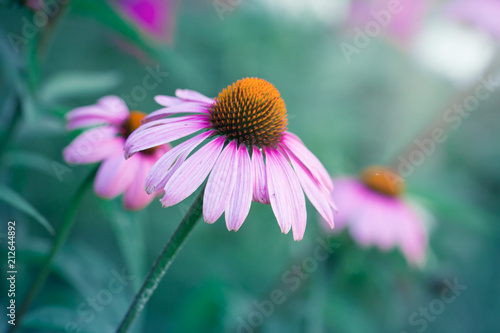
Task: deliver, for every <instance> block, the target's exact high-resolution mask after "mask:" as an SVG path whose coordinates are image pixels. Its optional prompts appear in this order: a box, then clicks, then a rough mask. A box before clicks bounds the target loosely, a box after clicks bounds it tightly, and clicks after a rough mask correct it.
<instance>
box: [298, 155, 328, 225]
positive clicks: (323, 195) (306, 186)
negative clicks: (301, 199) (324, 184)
mask: <svg viewBox="0 0 500 333" xmlns="http://www.w3.org/2000/svg"><path fill="white" fill-rule="evenodd" d="M289 157H290V161H291V162H292V166H293V169H294V170H295V174H296V175H297V178H298V179H299V182H300V185H301V186H302V189H303V190H304V192H305V193H306V195H307V197H308V198H309V201H311V203H312V204H313V206H314V207H315V208H316V209H317V210H318V212H319V213H320V214H321V216H322V217H323V219H325V221H326V222H327V223H328V225H329V226H330V228H332V229H333V211H334V207H332V205H331V204H330V201H329V197H330V193H328V192H325V191H324V190H323V189H322V188H320V187H319V186H318V185H317V183H316V182H315V181H314V179H313V178H312V177H311V176H310V173H309V172H308V170H307V168H306V167H305V166H304V165H303V164H302V163H301V162H300V161H299V160H298V159H297V158H296V157H295V156H294V155H292V154H290V155H289Z"/></svg>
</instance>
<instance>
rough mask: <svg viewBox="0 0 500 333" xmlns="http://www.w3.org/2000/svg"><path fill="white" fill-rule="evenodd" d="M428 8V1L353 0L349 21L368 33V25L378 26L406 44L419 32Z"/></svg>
mask: <svg viewBox="0 0 500 333" xmlns="http://www.w3.org/2000/svg"><path fill="white" fill-rule="evenodd" d="M426 8H427V0H353V1H352V2H351V8H350V18H349V21H350V24H351V25H353V26H357V27H359V28H360V29H361V30H367V31H370V30H371V29H370V28H369V27H367V25H378V26H379V27H380V28H381V31H385V33H386V34H387V35H389V36H391V37H393V38H395V39H396V40H397V41H399V42H401V43H403V44H404V43H406V42H408V41H409V40H411V38H412V37H413V36H414V35H415V33H416V32H417V31H418V29H419V27H420V24H421V21H422V19H423V17H424V14H425V11H426Z"/></svg>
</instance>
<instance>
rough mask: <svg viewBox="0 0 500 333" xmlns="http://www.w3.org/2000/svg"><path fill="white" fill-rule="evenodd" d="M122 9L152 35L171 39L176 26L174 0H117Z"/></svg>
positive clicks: (161, 38) (165, 39) (166, 39)
mask: <svg viewBox="0 0 500 333" xmlns="http://www.w3.org/2000/svg"><path fill="white" fill-rule="evenodd" d="M115 2H116V3H117V5H118V6H119V8H120V10H121V11H122V12H123V13H124V14H125V15H126V16H127V17H128V18H129V19H130V20H131V21H132V22H134V23H135V24H136V25H137V26H138V27H140V28H141V29H142V30H144V31H145V32H147V33H149V34H150V35H151V36H153V37H155V38H157V39H159V40H163V41H171V39H172V32H173V26H174V15H173V4H172V0H115Z"/></svg>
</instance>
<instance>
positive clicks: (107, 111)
mask: <svg viewBox="0 0 500 333" xmlns="http://www.w3.org/2000/svg"><path fill="white" fill-rule="evenodd" d="M128 116H129V111H128V107H127V105H126V104H125V102H124V101H123V100H122V99H121V98H119V97H118V96H106V97H103V98H101V99H99V101H97V104H95V105H89V106H83V107H79V108H76V109H74V110H73V111H70V112H69V113H68V114H66V119H67V120H68V128H70V129H75V128H81V127H86V126H93V125H99V124H103V123H105V124H113V125H120V124H121V123H123V122H124V121H125V120H126V119H127V118H128Z"/></svg>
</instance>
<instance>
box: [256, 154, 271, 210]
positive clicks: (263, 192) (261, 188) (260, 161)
mask: <svg viewBox="0 0 500 333" xmlns="http://www.w3.org/2000/svg"><path fill="white" fill-rule="evenodd" d="M252 168H253V174H254V182H253V198H252V200H253V201H255V202H260V203H262V204H266V205H269V204H270V203H271V202H270V201H269V192H268V189H267V179H266V165H265V164H264V158H263V156H262V152H261V151H260V149H259V148H257V147H253V153H252Z"/></svg>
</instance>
